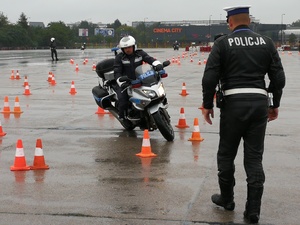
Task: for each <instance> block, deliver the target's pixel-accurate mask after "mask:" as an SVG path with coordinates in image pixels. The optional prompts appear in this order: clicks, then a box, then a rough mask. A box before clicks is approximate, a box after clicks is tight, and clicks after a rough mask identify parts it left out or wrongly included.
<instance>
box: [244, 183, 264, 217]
mask: <svg viewBox="0 0 300 225" xmlns="http://www.w3.org/2000/svg"><path fill="white" fill-rule="evenodd" d="M247 188H248V195H247V202H246V207H245V208H246V210H245V212H244V217H245V219H246V220H247V221H248V222H249V223H258V221H259V215H260V205H261V197H262V194H263V191H264V188H263V187H251V186H249V185H248V187H247Z"/></svg>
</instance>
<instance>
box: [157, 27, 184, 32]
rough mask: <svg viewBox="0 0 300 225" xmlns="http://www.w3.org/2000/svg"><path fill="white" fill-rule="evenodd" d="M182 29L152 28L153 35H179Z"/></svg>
mask: <svg viewBox="0 0 300 225" xmlns="http://www.w3.org/2000/svg"><path fill="white" fill-rule="evenodd" d="M181 32H182V28H178V27H173V28H154V29H153V33H181Z"/></svg>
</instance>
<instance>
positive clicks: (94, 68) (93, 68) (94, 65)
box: [92, 63, 96, 71]
mask: <svg viewBox="0 0 300 225" xmlns="http://www.w3.org/2000/svg"><path fill="white" fill-rule="evenodd" d="M92 70H93V71H95V70H96V64H95V63H93V67H92Z"/></svg>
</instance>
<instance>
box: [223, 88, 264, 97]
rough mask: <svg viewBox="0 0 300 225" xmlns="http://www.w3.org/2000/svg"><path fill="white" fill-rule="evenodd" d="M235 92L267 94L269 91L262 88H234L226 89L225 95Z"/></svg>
mask: <svg viewBox="0 0 300 225" xmlns="http://www.w3.org/2000/svg"><path fill="white" fill-rule="evenodd" d="M235 94H262V95H265V96H267V94H268V93H267V91H266V90H264V89H260V88H234V89H229V90H225V91H224V96H228V95H235Z"/></svg>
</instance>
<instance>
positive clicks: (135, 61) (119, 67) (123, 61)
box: [114, 50, 155, 79]
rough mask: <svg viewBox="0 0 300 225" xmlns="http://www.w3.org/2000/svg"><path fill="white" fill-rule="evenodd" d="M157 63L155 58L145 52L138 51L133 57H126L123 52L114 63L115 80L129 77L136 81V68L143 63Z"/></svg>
mask: <svg viewBox="0 0 300 225" xmlns="http://www.w3.org/2000/svg"><path fill="white" fill-rule="evenodd" d="M154 61H155V58H153V57H151V56H149V55H148V54H147V53H146V52H145V51H143V50H136V51H134V53H133V54H131V55H126V54H125V53H123V52H121V53H119V54H118V55H116V58H115V63H114V75H115V79H118V78H119V77H121V76H127V77H129V78H130V79H136V77H135V68H137V67H138V66H140V65H142V64H143V62H146V63H148V64H150V65H152V63H153V62H154Z"/></svg>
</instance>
